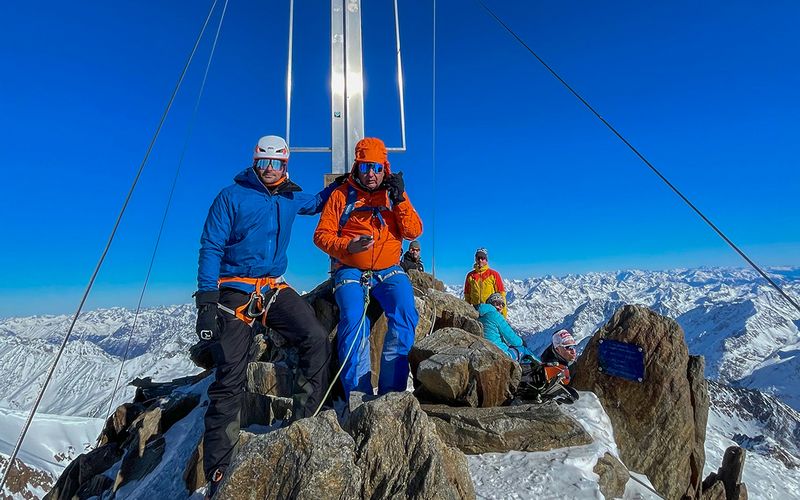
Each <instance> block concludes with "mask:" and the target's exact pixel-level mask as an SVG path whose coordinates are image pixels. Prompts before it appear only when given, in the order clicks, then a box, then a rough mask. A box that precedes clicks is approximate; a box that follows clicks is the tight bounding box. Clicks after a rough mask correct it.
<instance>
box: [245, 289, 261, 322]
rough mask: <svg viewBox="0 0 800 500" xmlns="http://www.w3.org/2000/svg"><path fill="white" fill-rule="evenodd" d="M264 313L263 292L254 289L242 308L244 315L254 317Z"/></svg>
mask: <svg viewBox="0 0 800 500" xmlns="http://www.w3.org/2000/svg"><path fill="white" fill-rule="evenodd" d="M262 314H264V294H262V293H261V291H260V290H255V291H253V293H251V294H250V300H249V301H248V302H247V305H246V306H245V308H244V315H245V316H247V317H248V318H251V319H255V318H258V317H259V316H261V315H262Z"/></svg>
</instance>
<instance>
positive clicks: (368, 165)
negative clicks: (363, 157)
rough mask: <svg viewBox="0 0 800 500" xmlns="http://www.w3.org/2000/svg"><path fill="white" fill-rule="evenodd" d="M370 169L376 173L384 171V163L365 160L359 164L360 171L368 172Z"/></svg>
mask: <svg viewBox="0 0 800 500" xmlns="http://www.w3.org/2000/svg"><path fill="white" fill-rule="evenodd" d="M370 170H372V171H373V172H375V173H376V174H379V173H381V172H383V163H375V162H363V163H359V164H358V171H359V172H361V173H362V174H366V173H367V172H369V171H370Z"/></svg>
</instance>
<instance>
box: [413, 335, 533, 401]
mask: <svg viewBox="0 0 800 500" xmlns="http://www.w3.org/2000/svg"><path fill="white" fill-rule="evenodd" d="M409 362H410V363H411V372H412V373H413V374H414V377H415V379H416V380H417V381H418V382H419V383H420V384H421V388H420V389H419V394H420V397H421V398H422V399H426V400H430V401H431V402H442V403H446V404H451V405H456V406H473V407H491V406H500V405H502V404H504V403H505V402H507V401H508V400H509V399H511V398H512V397H513V395H514V392H515V391H516V389H517V386H518V385H519V381H520V376H521V370H520V367H519V365H518V364H517V363H515V362H514V361H512V360H511V358H509V357H508V356H506V355H505V354H503V352H502V351H500V349H498V348H497V347H496V346H495V345H494V344H492V343H491V342H489V341H488V340H486V339H484V338H482V337H477V336H475V335H472V334H470V333H468V332H466V331H464V330H460V329H458V328H444V329H442V330H437V331H435V332H433V334H431V335H429V336H427V337H425V338H424V339H423V340H421V341H420V342H418V343H417V344H415V345H414V347H413V348H412V349H411V353H410V354H409Z"/></svg>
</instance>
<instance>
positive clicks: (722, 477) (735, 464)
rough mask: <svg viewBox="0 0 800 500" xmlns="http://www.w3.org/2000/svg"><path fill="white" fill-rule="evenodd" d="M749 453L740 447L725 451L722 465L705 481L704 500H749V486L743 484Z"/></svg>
mask: <svg viewBox="0 0 800 500" xmlns="http://www.w3.org/2000/svg"><path fill="white" fill-rule="evenodd" d="M746 456H747V452H746V451H745V450H744V448H740V447H739V446H731V447H729V448H728V449H727V450H725V455H724V456H723V457H722V465H721V466H720V468H719V469H717V472H712V473H711V474H709V475H708V477H707V478H705V479H704V480H703V488H702V489H703V492H702V496H701V498H702V499H703V500H712V499H713V500H747V486H746V485H744V484H743V483H742V471H743V470H744V462H745V457H746Z"/></svg>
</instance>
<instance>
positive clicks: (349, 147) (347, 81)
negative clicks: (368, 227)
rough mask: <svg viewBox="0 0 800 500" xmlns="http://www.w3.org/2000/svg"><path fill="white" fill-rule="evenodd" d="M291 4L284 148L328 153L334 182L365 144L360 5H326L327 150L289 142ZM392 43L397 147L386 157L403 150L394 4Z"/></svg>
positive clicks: (355, 0)
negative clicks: (397, 111)
mask: <svg viewBox="0 0 800 500" xmlns="http://www.w3.org/2000/svg"><path fill="white" fill-rule="evenodd" d="M293 24H294V0H291V1H290V2H289V59H288V63H287V72H286V142H287V143H288V144H289V147H290V149H291V150H292V152H293V153H331V173H330V174H326V179H325V183H326V184H327V183H328V182H330V181H331V180H332V179H333V177H336V176H338V175H341V174H343V173H345V172H347V171H349V167H350V165H352V164H353V161H354V159H355V145H356V143H357V142H358V141H359V140H361V139H363V138H364V136H365V135H364V69H363V65H362V52H363V51H362V45H361V0H331V80H330V81H331V114H330V119H331V146H330V147H326V146H322V147H293V146H292V144H291V142H290V140H289V139H290V131H291V116H292V44H293V37H294V35H293ZM394 26H395V42H396V46H397V51H396V53H397V90H398V94H399V100H400V134H401V141H402V142H401V146H400V147H389V148H387V150H388V151H395V152H403V151H405V150H406V122H405V103H404V95H403V94H404V93H403V64H402V57H401V54H400V22H399V17H398V9H397V0H394Z"/></svg>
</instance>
